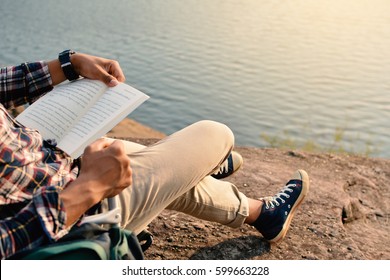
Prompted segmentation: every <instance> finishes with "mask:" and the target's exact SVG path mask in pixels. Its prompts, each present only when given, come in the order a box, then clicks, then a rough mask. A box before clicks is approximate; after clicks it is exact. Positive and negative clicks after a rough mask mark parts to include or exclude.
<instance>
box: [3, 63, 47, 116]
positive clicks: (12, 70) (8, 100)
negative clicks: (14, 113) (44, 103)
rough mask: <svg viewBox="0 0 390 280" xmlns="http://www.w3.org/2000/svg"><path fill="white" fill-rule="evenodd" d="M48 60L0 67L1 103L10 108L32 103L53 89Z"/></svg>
mask: <svg viewBox="0 0 390 280" xmlns="http://www.w3.org/2000/svg"><path fill="white" fill-rule="evenodd" d="M52 84H53V82H52V79H51V76H50V72H49V67H48V65H47V63H46V62H44V61H40V62H33V63H23V64H21V65H19V66H8V67H4V68H0V103H2V104H3V105H4V107H6V108H8V109H10V108H13V107H17V106H20V105H23V104H26V103H32V102H34V101H35V100H37V99H38V98H39V97H40V96H41V95H43V94H45V93H46V92H48V91H50V90H52V89H53V86H52Z"/></svg>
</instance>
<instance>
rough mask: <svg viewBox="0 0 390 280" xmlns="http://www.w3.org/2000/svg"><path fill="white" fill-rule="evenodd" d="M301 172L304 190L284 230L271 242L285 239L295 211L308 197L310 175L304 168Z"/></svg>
mask: <svg viewBox="0 0 390 280" xmlns="http://www.w3.org/2000/svg"><path fill="white" fill-rule="evenodd" d="M298 172H299V174H300V175H301V180H302V191H301V193H300V195H299V197H298V199H297V202H296V203H295V204H294V206H293V207H292V209H291V212H290V214H289V215H288V217H287V220H286V222H285V223H284V225H283V228H282V230H281V231H280V232H279V234H278V235H277V236H275V237H274V238H272V239H270V240H268V241H269V242H270V243H274V244H275V243H278V242H280V241H282V240H283V239H284V237H285V236H286V234H287V231H288V229H289V228H290V224H291V221H292V219H293V217H294V214H295V211H296V210H297V209H298V207H299V205H300V204H301V203H302V201H303V200H304V198H305V197H306V195H307V193H308V191H309V175H307V173H306V171H304V170H298Z"/></svg>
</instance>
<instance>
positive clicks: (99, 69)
mask: <svg viewBox="0 0 390 280" xmlns="http://www.w3.org/2000/svg"><path fill="white" fill-rule="evenodd" d="M70 60H71V63H72V65H73V67H74V69H75V71H76V72H77V73H78V74H79V75H81V76H83V77H85V78H89V79H92V80H100V81H102V82H104V83H105V84H106V85H107V86H116V85H117V84H118V82H124V81H125V76H124V75H123V72H122V69H121V67H120V66H119V63H118V62H117V61H115V60H110V59H106V58H101V57H97V56H92V55H87V54H82V53H75V54H74V55H72V56H71V57H70Z"/></svg>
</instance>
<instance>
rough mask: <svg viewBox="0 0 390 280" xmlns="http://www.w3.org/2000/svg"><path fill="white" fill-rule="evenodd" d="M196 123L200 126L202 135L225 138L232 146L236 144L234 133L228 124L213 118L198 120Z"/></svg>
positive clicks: (214, 138)
mask: <svg viewBox="0 0 390 280" xmlns="http://www.w3.org/2000/svg"><path fill="white" fill-rule="evenodd" d="M194 125H196V126H198V127H200V129H201V131H202V132H201V133H202V134H201V135H202V137H203V136H206V137H210V138H211V139H212V140H217V139H218V140H220V141H222V140H223V141H226V142H227V144H228V145H230V146H233V145H234V134H233V132H232V130H231V129H230V128H229V127H228V126H227V125H225V124H223V123H220V122H216V121H212V120H202V121H198V122H196V123H195V124H194Z"/></svg>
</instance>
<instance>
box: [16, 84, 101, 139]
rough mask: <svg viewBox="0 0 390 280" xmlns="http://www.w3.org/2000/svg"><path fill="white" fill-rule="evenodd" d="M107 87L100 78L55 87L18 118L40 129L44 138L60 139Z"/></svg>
mask: <svg viewBox="0 0 390 280" xmlns="http://www.w3.org/2000/svg"><path fill="white" fill-rule="evenodd" d="M106 88H107V86H106V85H105V84H104V83H102V82H99V81H92V80H88V79H81V80H77V81H75V82H71V83H65V84H61V85H58V86H56V87H55V88H54V89H53V90H52V91H50V92H49V93H47V94H46V95H45V96H43V97H41V98H40V99H38V100H37V101H36V102H34V103H33V104H32V105H30V106H29V107H28V108H27V109H26V110H25V111H23V112H22V113H21V114H20V115H19V116H18V117H17V118H16V120H17V121H18V122H20V123H21V124H23V125H24V126H26V127H29V128H33V129H37V130H38V131H39V132H40V133H41V135H42V136H43V139H55V140H56V141H57V143H58V142H60V141H61V139H62V137H64V135H65V134H66V133H67V132H68V131H69V130H70V129H71V128H72V126H73V125H74V124H75V123H77V121H78V120H79V119H80V118H81V117H82V116H83V115H84V114H85V112H86V111H88V109H89V108H90V107H91V105H93V103H94V102H95V101H96V100H97V99H98V98H99V97H100V96H101V95H103V93H104V91H105V89H106Z"/></svg>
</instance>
